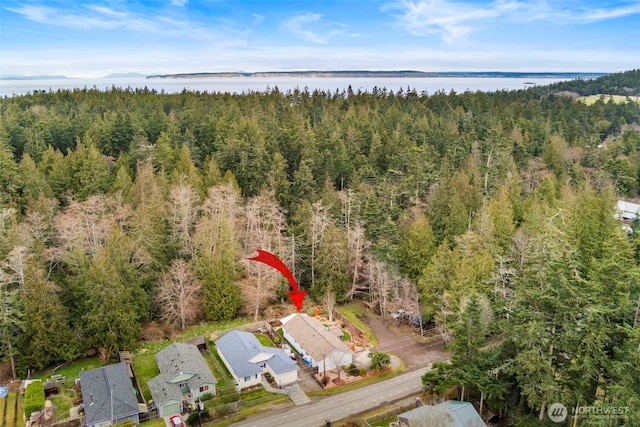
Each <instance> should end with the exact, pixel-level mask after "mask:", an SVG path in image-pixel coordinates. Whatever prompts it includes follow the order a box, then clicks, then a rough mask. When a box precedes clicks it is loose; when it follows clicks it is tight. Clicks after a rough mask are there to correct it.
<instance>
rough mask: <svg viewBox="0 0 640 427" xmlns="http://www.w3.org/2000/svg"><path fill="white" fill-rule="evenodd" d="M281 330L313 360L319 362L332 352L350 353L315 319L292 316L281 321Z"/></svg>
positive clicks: (304, 316)
mask: <svg viewBox="0 0 640 427" xmlns="http://www.w3.org/2000/svg"><path fill="white" fill-rule="evenodd" d="M282 329H284V330H285V332H287V333H288V334H289V335H291V336H292V337H293V338H294V339H295V340H296V342H297V343H298V344H300V346H301V347H302V348H303V349H304V351H306V352H307V353H308V354H309V355H310V356H311V357H313V359H314V360H320V359H322V358H323V357H325V356H327V355H329V354H331V353H332V352H333V351H334V350H340V351H343V352H346V353H351V350H350V349H349V347H347V345H346V344H345V343H344V342H343V341H342V340H341V339H340V338H338V337H336V336H335V335H333V334H331V333H330V332H329V331H328V330H327V328H326V327H325V326H324V325H323V324H322V323H320V321H319V320H318V319H316V318H315V317H310V316H307V315H306V314H297V313H296V314H294V315H290V316H287V317H285V318H284V319H282Z"/></svg>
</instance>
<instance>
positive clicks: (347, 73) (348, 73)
mask: <svg viewBox="0 0 640 427" xmlns="http://www.w3.org/2000/svg"><path fill="white" fill-rule="evenodd" d="M606 74H607V73H581V72H561V73H557V72H512V71H436V72H426V71H414V70H399V71H368V70H336V71H263V72H255V73H250V72H244V71H231V72H215V73H208V72H203V73H180V74H157V75H150V76H147V79H202V78H233V77H263V78H264V77H294V78H301V77H311V78H313V77H319V78H331V77H349V78H359V77H360V78H371V77H384V78H396V77H398V78H411V77H413V78H433V77H493V78H496V77H506V78H562V79H576V78H582V79H592V78H597V77H601V76H604V75H606Z"/></svg>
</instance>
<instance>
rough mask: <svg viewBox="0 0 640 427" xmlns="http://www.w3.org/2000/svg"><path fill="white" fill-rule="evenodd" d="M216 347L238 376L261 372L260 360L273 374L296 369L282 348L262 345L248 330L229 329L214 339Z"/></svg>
mask: <svg viewBox="0 0 640 427" xmlns="http://www.w3.org/2000/svg"><path fill="white" fill-rule="evenodd" d="M216 348H217V349H218V352H220V353H221V354H222V355H223V356H224V358H225V359H226V361H227V362H229V365H231V369H233V371H234V372H235V374H236V376H237V377H239V378H240V377H248V376H252V375H255V374H260V373H262V368H260V363H262V362H266V363H267V364H268V365H269V367H270V368H271V370H272V371H273V372H274V373H275V374H284V373H286V372H291V371H295V370H297V369H298V366H297V365H296V363H295V362H294V361H293V360H291V359H290V358H289V356H287V354H286V353H285V352H284V351H283V350H281V349H279V348H274V347H266V346H263V345H262V344H260V341H258V339H257V338H256V337H255V335H253V334H252V333H249V332H242V331H231V332H229V333H228V334H226V335H224V336H223V337H221V338H219V339H218V340H217V341H216Z"/></svg>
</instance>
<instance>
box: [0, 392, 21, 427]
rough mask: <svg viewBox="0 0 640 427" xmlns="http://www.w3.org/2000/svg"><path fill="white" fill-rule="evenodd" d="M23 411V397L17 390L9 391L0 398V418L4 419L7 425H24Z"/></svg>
mask: <svg viewBox="0 0 640 427" xmlns="http://www.w3.org/2000/svg"><path fill="white" fill-rule="evenodd" d="M16 401H17V407H16ZM5 404H6V409H5ZM5 411H6V413H5ZM22 412H23V411H22V397H21V396H18V393H17V392H9V394H8V396H7V397H5V398H2V399H0V420H2V419H4V421H5V424H4V425H5V427H22V426H24V422H23V416H22Z"/></svg>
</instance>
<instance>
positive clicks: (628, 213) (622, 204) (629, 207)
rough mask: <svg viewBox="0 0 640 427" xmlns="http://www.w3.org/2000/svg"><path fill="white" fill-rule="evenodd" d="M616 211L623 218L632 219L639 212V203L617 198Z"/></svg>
mask: <svg viewBox="0 0 640 427" xmlns="http://www.w3.org/2000/svg"><path fill="white" fill-rule="evenodd" d="M618 211H619V212H620V215H622V218H623V219H626V220H634V219H636V217H637V216H638V214H639V213H640V205H638V204H636V203H631V202H627V201H625V200H618Z"/></svg>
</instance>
